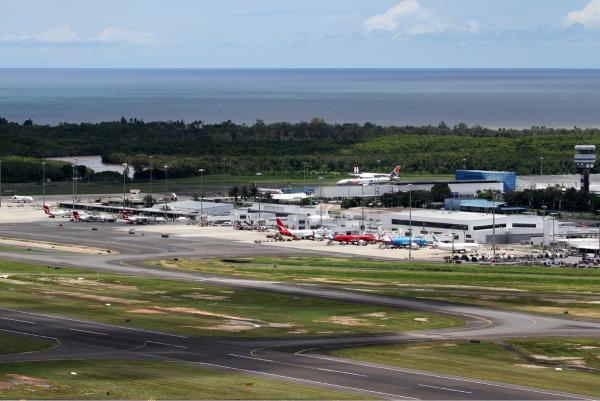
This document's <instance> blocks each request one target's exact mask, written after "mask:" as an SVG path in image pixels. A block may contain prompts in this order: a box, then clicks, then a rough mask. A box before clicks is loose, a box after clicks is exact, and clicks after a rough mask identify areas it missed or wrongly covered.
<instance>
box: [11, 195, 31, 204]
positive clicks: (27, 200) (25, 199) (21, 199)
mask: <svg viewBox="0 0 600 401" xmlns="http://www.w3.org/2000/svg"><path fill="white" fill-rule="evenodd" d="M11 199H12V200H13V201H15V202H17V203H19V202H22V203H31V202H33V198H32V197H31V196H19V195H13V196H11Z"/></svg>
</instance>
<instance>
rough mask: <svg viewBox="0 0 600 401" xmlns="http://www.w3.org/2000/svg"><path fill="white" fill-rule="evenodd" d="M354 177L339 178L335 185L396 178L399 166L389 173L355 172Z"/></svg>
mask: <svg viewBox="0 0 600 401" xmlns="http://www.w3.org/2000/svg"><path fill="white" fill-rule="evenodd" d="M355 175H356V178H346V179H343V180H339V181H338V182H337V185H373V184H383V183H387V182H392V181H394V180H397V179H398V177H399V176H400V166H396V167H394V169H393V170H392V172H391V173H390V174H378V173H356V174H355Z"/></svg>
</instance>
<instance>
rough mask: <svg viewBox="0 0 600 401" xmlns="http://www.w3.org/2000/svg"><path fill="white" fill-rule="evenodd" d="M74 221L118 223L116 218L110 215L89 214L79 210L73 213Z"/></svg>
mask: <svg viewBox="0 0 600 401" xmlns="http://www.w3.org/2000/svg"><path fill="white" fill-rule="evenodd" d="M73 219H74V220H75V221H78V222H84V223H114V222H115V221H117V219H116V218H115V216H112V215H110V214H99V215H98V214H89V213H85V212H79V211H77V210H74V211H73Z"/></svg>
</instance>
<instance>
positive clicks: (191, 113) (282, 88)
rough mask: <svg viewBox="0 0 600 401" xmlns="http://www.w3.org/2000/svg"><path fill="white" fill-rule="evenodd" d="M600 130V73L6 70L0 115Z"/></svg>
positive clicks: (39, 119) (0, 77)
mask: <svg viewBox="0 0 600 401" xmlns="http://www.w3.org/2000/svg"><path fill="white" fill-rule="evenodd" d="M121 116H124V117H126V118H134V117H135V118H138V119H143V120H145V121H157V120H184V121H186V122H191V121H195V120H201V121H203V122H206V123H215V122H222V121H226V120H232V121H233V122H236V123H247V124H252V123H254V122H255V121H256V120H257V119H262V120H263V121H265V122H275V121H288V122H298V121H309V120H310V119H311V118H313V117H321V118H323V119H325V121H327V122H331V123H345V122H356V123H364V122H372V123H377V124H383V125H427V124H434V125H437V124H438V123H439V122H440V121H444V122H446V123H447V124H448V125H454V124H457V123H459V122H465V123H467V124H468V125H476V124H479V125H482V126H487V127H492V128H497V127H507V128H509V127H510V128H523V127H531V126H534V125H535V126H540V125H543V126H547V127H573V126H578V127H600V70H543V69H526V70H523V69H498V70H493V69H492V70H489V69H364V70H363V69H359V70H354V69H350V70H344V69H264V70H262V69H250V70H245V69H241V70H235V69H234V70H213V69H194V70H187V69H0V117H4V118H6V119H8V120H10V121H17V122H22V121H24V120H25V119H27V118H31V119H32V120H33V121H34V122H36V123H40V124H52V125H55V124H59V123H61V122H99V121H113V120H118V119H120V118H121Z"/></svg>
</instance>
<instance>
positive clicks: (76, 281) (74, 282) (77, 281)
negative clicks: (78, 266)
mask: <svg viewBox="0 0 600 401" xmlns="http://www.w3.org/2000/svg"><path fill="white" fill-rule="evenodd" d="M55 281H56V282H57V283H59V284H61V285H65V286H76V287H90V288H103V289H110V290H119V291H136V290H137V286H135V285H127V284H109V283H103V282H101V281H97V280H88V279H86V278H66V277H59V278H57V279H56V280H55Z"/></svg>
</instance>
